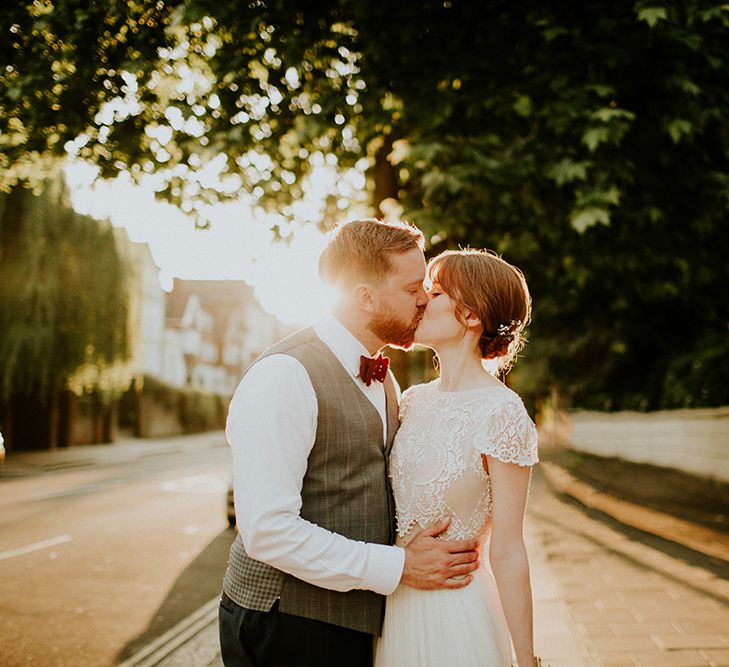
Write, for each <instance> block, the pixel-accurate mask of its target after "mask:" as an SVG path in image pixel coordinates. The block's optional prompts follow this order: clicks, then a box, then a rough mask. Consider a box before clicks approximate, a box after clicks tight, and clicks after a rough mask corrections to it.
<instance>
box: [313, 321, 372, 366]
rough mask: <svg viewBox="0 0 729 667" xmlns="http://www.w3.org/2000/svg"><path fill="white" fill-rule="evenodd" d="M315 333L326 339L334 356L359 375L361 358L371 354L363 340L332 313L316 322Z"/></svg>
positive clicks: (325, 341)
mask: <svg viewBox="0 0 729 667" xmlns="http://www.w3.org/2000/svg"><path fill="white" fill-rule="evenodd" d="M314 333H316V335H317V336H319V338H321V339H322V341H324V343H325V344H326V345H327V347H329V349H330V350H331V351H332V352H333V353H334V356H335V357H337V359H339V361H340V363H341V364H342V366H344V368H345V369H346V370H347V371H348V372H349V373H350V374H351V375H352V377H354V378H357V377H359V358H360V356H361V355H364V356H366V357H369V356H370V353H369V351H368V350H367V348H366V347H365V346H364V345H363V344H362V342H361V341H360V340H359V339H358V338H357V337H356V336H355V335H354V334H353V333H352V332H351V331H350V330H349V329H347V327H345V326H344V325H343V324H342V323H341V322H340V321H339V320H338V319H337V318H336V317H335V316H334V315H333V314H332V313H327V314H326V315H325V316H323V317H322V318H321V319H319V320H318V321H317V322H316V323H315V324H314Z"/></svg>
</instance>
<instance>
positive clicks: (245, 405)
mask: <svg viewBox="0 0 729 667" xmlns="http://www.w3.org/2000/svg"><path fill="white" fill-rule="evenodd" d="M317 416H318V409H317V401H316V394H315V392H314V388H313V387H312V385H311V380H310V379H309V375H308V373H307V372H306V369H305V368H304V367H303V366H302V364H301V363H300V362H299V361H298V360H296V359H294V358H293V357H291V356H289V355H271V356H269V357H266V358H265V359H262V360H261V361H258V362H256V363H255V364H254V366H253V367H252V368H250V369H249V371H248V372H247V373H246V375H245V376H244V378H243V380H241V383H240V384H239V385H238V388H237V390H236V392H235V394H234V396H233V399H232V401H231V404H230V409H229V412H228V420H227V424H226V437H227V440H228V443H229V445H230V447H231V450H232V454H233V487H234V495H235V512H236V522H237V525H238V530H239V531H240V534H241V538H242V539H243V545H244V546H245V549H246V552H247V553H248V555H249V556H251V558H255V559H256V560H260V561H262V562H264V563H267V564H269V565H271V566H273V567H275V568H277V569H279V570H282V571H283V572H287V573H288V574H291V575H292V576H295V577H297V578H299V579H302V580H304V581H306V582H308V583H311V584H314V585H316V586H320V587H322V588H328V589H331V590H336V591H348V590H352V589H367V590H372V591H375V592H376V593H380V594H383V595H388V594H390V593H392V592H393V591H394V590H395V588H397V585H398V584H399V582H400V577H401V576H402V570H403V566H404V563H405V552H404V550H403V549H401V548H399V547H395V546H388V545H381V544H368V543H365V542H359V541H356V540H350V539H348V538H346V537H344V536H342V535H339V534H337V533H333V532H331V531H329V530H327V529H325V528H322V527H321V526H318V525H316V524H314V523H311V522H309V521H306V520H305V519H302V518H301V516H300V512H301V503H302V501H301V488H302V484H303V479H304V475H305V473H306V468H307V461H308V457H309V453H310V452H311V448H312V447H313V445H314V440H315V437H316V425H317Z"/></svg>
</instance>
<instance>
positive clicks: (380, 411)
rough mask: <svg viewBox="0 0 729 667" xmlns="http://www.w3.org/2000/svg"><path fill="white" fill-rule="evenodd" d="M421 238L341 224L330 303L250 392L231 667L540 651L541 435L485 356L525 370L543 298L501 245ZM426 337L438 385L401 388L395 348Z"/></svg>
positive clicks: (226, 618) (248, 378)
mask: <svg viewBox="0 0 729 667" xmlns="http://www.w3.org/2000/svg"><path fill="white" fill-rule="evenodd" d="M423 248H424V242H423V235H422V233H421V232H420V231H419V230H418V229H417V228H416V227H414V226H412V225H410V224H407V223H400V222H383V221H380V220H374V219H367V220H353V221H350V222H347V223H344V224H342V225H340V226H339V227H338V228H337V229H335V230H334V232H333V233H332V235H331V236H330V238H329V242H328V244H327V246H326V248H325V249H324V251H323V252H322V254H321V257H320V260H319V273H320V275H321V277H322V279H323V280H324V281H325V282H327V283H328V284H329V285H331V286H332V287H334V288H335V289H336V291H337V298H336V302H335V305H334V307H333V308H332V310H331V312H330V313H327V314H324V315H323V316H322V317H321V319H320V320H319V321H318V322H316V323H315V324H314V325H313V326H311V327H308V328H305V329H303V330H301V331H298V332H296V333H294V334H292V335H290V336H289V337H287V338H285V339H284V340H282V341H280V342H279V343H277V344H275V345H274V346H273V347H271V348H270V349H269V350H267V351H266V352H265V353H263V354H262V355H261V356H260V357H259V358H258V359H256V361H254V362H253V364H251V365H250V366H249V367H248V368H247V370H246V372H245V373H244V376H243V379H242V380H241V382H240V384H239V386H238V389H237V390H236V392H235V395H234V396H233V400H232V401H231V404H230V409H229V413H228V421H227V425H226V435H227V440H228V443H229V444H230V447H231V450H232V454H233V484H234V493H235V509H236V520H237V525H238V535H237V536H236V538H235V541H234V542H233V545H232V547H231V551H230V560H229V563H228V569H227V571H226V573H225V578H224V582H223V592H222V595H221V601H220V608H219V629H220V644H221V652H222V658H223V661H224V663H225V665H226V667H249V666H253V665H255V666H260V667H269V666H291V667H294V666H296V667H302V666H306V667H309V666H310V667H326V666H332V667H333V666H337V667H341V666H344V667H360V666H362V667H365V666H367V667H369V666H370V665H373V664H374V665H375V667H409V666H412V667H428V666H432V667H451V666H457V667H470V666H474V667H475V666H476V665H479V666H486V665H488V666H490V667H508V666H509V665H512V664H518V665H519V667H527V666H529V667H531V665H533V664H535V663H536V661H537V659H535V657H534V648H533V632H532V595H531V584H530V578H529V562H528V559H527V553H526V549H525V546H524V540H523V517H524V510H525V506H526V499H527V492H528V488H529V481H530V476H531V466H533V465H534V464H535V463H536V462H537V460H538V458H537V436H536V429H535V427H534V423H533V422H532V421H531V419H530V418H529V416H528V414H527V412H526V409H525V408H524V405H523V403H522V401H521V399H520V398H519V396H518V395H517V394H515V393H514V392H513V391H512V390H511V389H509V388H508V387H506V385H504V384H503V383H502V382H501V381H500V380H499V379H497V376H496V375H493V374H492V373H490V372H488V371H487V370H486V367H485V365H484V363H483V362H484V360H493V361H492V365H494V366H496V367H498V369H500V370H502V371H504V370H507V369H508V367H509V365H510V364H511V363H512V362H513V361H514V358H515V355H516V353H517V352H518V351H519V349H521V347H522V346H523V344H524V327H525V326H526V324H527V322H528V320H529V317H530V314H531V297H530V295H529V290H528V288H527V285H526V281H525V279H524V276H523V274H522V273H521V271H520V270H519V269H517V268H516V267H514V266H512V265H510V264H509V263H507V262H506V261H504V260H503V259H501V258H500V257H498V256H497V255H495V254H494V253H492V252H488V251H478V250H459V251H446V252H444V253H442V254H440V255H438V256H437V257H435V258H433V259H431V260H430V262H429V263H428V264H427V265H426V261H425V256H424V254H423ZM426 286H427V290H426ZM414 343H417V344H418V345H422V346H426V347H429V348H431V349H433V350H434V351H435V353H436V354H437V357H438V366H439V371H440V377H439V378H438V379H436V380H434V381H433V382H429V383H427V384H421V385H416V386H413V387H410V388H409V389H407V390H406V391H405V392H403V393H402V395H401V394H400V388H399V386H398V384H397V381H396V379H395V377H394V375H393V374H392V372H391V371H390V370H389V369H388V360H387V358H385V357H382V355H381V354H380V350H381V348H382V347H383V346H385V345H391V346H395V347H398V348H402V349H405V350H407V349H410V348H411V347H412V346H413V344H414ZM514 660H515V661H516V662H514Z"/></svg>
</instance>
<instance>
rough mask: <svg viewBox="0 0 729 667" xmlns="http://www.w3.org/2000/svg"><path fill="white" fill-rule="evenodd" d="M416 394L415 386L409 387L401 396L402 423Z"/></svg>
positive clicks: (399, 415)
mask: <svg viewBox="0 0 729 667" xmlns="http://www.w3.org/2000/svg"><path fill="white" fill-rule="evenodd" d="M414 393H415V386H412V387H408V388H407V389H406V390H405V391H404V392H403V393H402V395H401V396H400V411H399V413H398V418H399V419H400V423H402V420H403V419H405V414H406V413H407V411H408V408H409V407H410V401H412V399H413V394H414Z"/></svg>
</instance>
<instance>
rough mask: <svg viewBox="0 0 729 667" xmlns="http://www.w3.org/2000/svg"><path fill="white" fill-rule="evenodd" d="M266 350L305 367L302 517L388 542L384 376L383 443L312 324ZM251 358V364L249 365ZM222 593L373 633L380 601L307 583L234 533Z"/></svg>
mask: <svg viewBox="0 0 729 667" xmlns="http://www.w3.org/2000/svg"><path fill="white" fill-rule="evenodd" d="M271 354H288V355H290V356H292V357H294V358H295V359H298V361H300V362H301V364H302V365H303V366H304V368H305V369H306V371H307V373H308V374H309V378H310V379H311V384H312V386H313V387H314V391H315V393H316V399H317V403H318V420H317V427H316V439H315V441H314V446H313V448H312V450H311V453H310V454H309V459H308V465H307V470H306V475H305V476H304V480H303V486H302V490H301V499H302V506H301V516H302V518H304V519H306V520H307V521H311V522H312V523H315V524H317V525H319V526H322V527H323V528H327V529H328V530H331V531H333V532H335V533H339V534H340V535H344V536H345V537H348V538H350V539H353V540H360V541H362V542H373V543H379V544H392V543H393V538H394V533H395V511H394V502H393V499H392V492H391V489H390V484H389V478H388V471H387V460H388V456H389V453H390V448H391V447H392V441H393V438H394V437H395V432H396V431H397V427H398V418H397V397H396V395H395V388H394V386H393V383H392V380H391V378H390V377H389V376H388V378H387V379H386V380H385V395H386V397H387V443H386V446H385V447H384V448H383V443H382V420H381V419H380V415H379V413H378V412H377V409H376V408H375V407H374V405H372V403H371V402H370V401H369V399H368V398H367V397H366V396H365V395H364V393H363V392H362V390H361V389H360V388H359V387H358V386H357V384H356V382H357V380H355V379H353V378H352V377H351V375H350V374H349V373H348V372H347V371H346V370H345V369H344V367H343V366H342V364H341V363H340V362H339V360H338V359H337V358H336V357H335V356H334V354H333V352H332V351H331V350H330V349H329V347H328V346H327V345H326V344H325V343H324V342H323V341H322V340H321V339H320V338H319V337H318V336H317V335H316V334H315V333H314V330H313V329H312V328H307V329H303V330H301V331H298V332H296V333H294V334H292V335H291V336H289V337H288V338H285V339H284V340H282V341H281V342H279V343H277V344H276V345H274V346H273V347H272V348H270V349H269V350H268V351H266V352H265V353H264V354H263V355H261V356H260V357H259V358H258V359H257V360H256V361H260V359H263V358H264V357H267V356H269V355H271ZM254 363H256V362H254ZM223 589H224V590H225V592H226V594H227V595H228V596H229V597H230V598H231V599H232V600H233V601H234V602H236V603H238V604H239V605H240V606H242V607H245V608H247V609H255V610H258V611H269V610H270V609H271V607H272V606H273V604H274V602H275V601H276V599H277V598H280V603H279V609H280V611H282V612H284V613H287V614H293V615H294V616H303V617H305V618H311V619H316V620H319V621H324V622H326V623H332V624H334V625H339V626H343V627H345V628H351V629H354V630H359V631H362V632H367V633H370V634H373V635H379V634H380V631H381V629H382V620H383V618H384V613H385V598H384V596H382V595H378V594H376V593H374V592H372V591H364V590H352V591H348V592H346V593H340V592H337V591H331V590H328V589H325V588H320V587H318V586H313V585H312V584H308V583H306V582H304V581H302V580H301V579H297V578H296V577H293V576H291V575H288V574H286V573H284V572H281V571H280V570H277V569H275V568H273V567H271V566H270V565H266V564H265V563H262V562H260V561H257V560H254V559H252V558H250V557H249V556H248V554H247V553H246V550H245V547H244V545H243V540H242V538H241V536H240V534H239V535H237V536H236V538H235V541H234V542H233V546H232V547H231V550H230V560H229V562H228V569H227V571H226V573H225V578H224V581H223Z"/></svg>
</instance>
